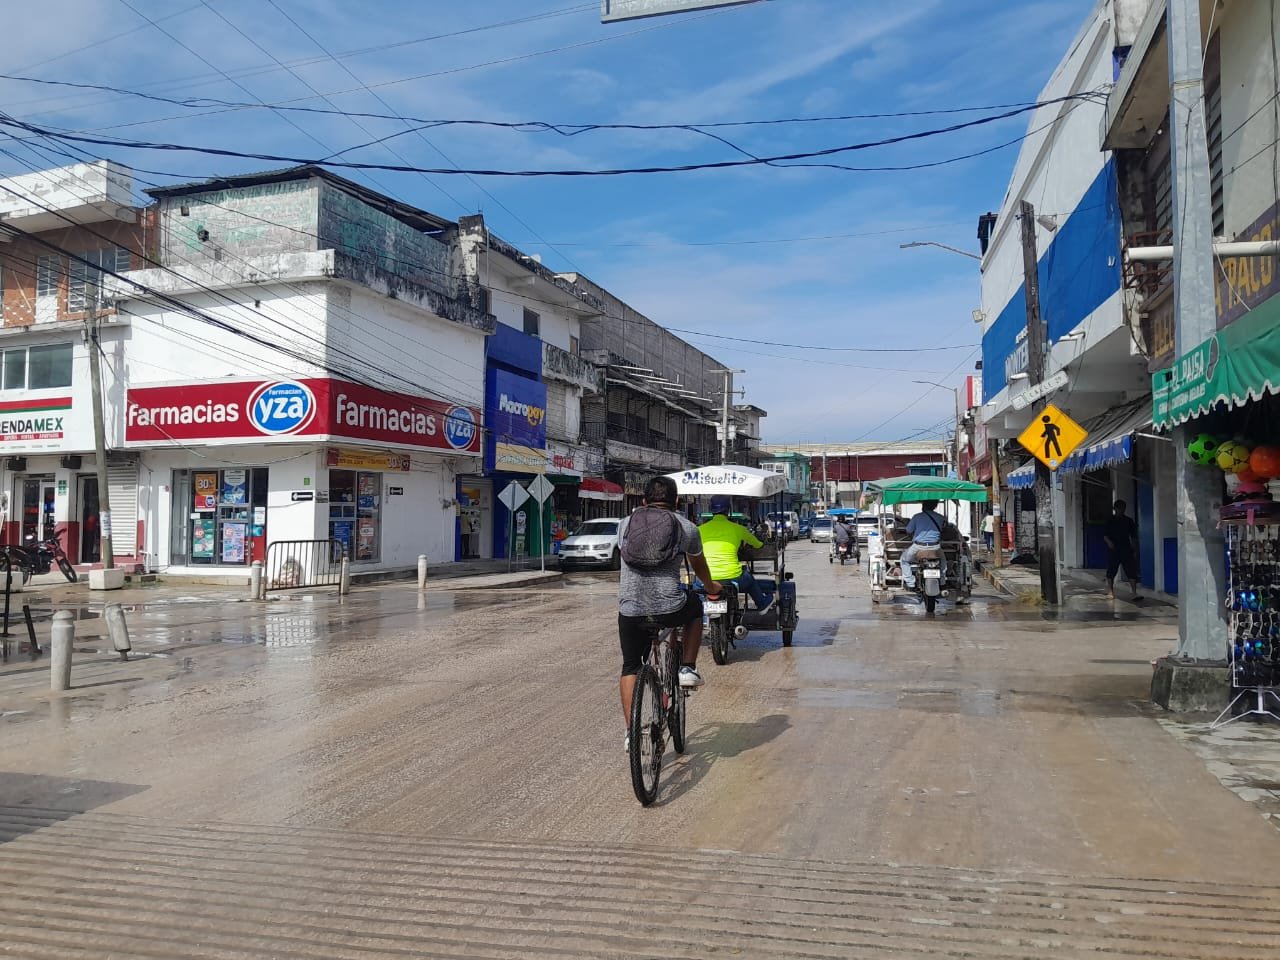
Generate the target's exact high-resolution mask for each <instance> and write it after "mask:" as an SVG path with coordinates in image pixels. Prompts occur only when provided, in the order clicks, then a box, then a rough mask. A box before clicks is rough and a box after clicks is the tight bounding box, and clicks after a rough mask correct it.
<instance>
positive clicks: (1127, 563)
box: [1107, 550, 1138, 580]
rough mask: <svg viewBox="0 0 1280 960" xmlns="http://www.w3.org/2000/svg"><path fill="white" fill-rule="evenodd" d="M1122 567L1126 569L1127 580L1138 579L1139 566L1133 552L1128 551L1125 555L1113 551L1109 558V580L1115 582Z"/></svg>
mask: <svg viewBox="0 0 1280 960" xmlns="http://www.w3.org/2000/svg"><path fill="white" fill-rule="evenodd" d="M1121 567H1124V577H1125V579H1126V580H1137V579H1138V564H1137V562H1136V561H1135V560H1134V558H1133V552H1132V551H1129V550H1126V551H1125V552H1124V553H1119V552H1117V551H1115V550H1112V551H1111V555H1110V556H1109V557H1108V558H1107V579H1108V580H1114V579H1115V578H1116V574H1117V573H1119V572H1120V568H1121Z"/></svg>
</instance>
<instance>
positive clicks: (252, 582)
mask: <svg viewBox="0 0 1280 960" xmlns="http://www.w3.org/2000/svg"><path fill="white" fill-rule="evenodd" d="M249 599H250V600H261V599H262V561H261V560H255V561H253V563H251V564H249Z"/></svg>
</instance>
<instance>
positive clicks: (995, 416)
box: [975, 0, 1176, 586]
mask: <svg viewBox="0 0 1280 960" xmlns="http://www.w3.org/2000/svg"><path fill="white" fill-rule="evenodd" d="M1148 6H1149V0H1099V2H1098V3H1097V4H1096V5H1095V7H1094V8H1093V10H1092V11H1091V13H1090V14H1089V16H1088V18H1087V19H1086V20H1085V23H1084V24H1083V25H1082V27H1081V29H1080V31H1079V33H1078V34H1077V35H1076V38H1075V39H1074V41H1073V42H1072V43H1071V45H1070V47H1069V48H1068V50H1067V51H1066V53H1065V55H1064V57H1063V59H1062V61H1061V62H1060V63H1059V65H1058V66H1057V68H1056V69H1055V70H1054V72H1053V74H1052V76H1051V77H1050V79H1049V82H1048V83H1047V84H1046V85H1045V87H1044V89H1043V90H1042V91H1041V93H1040V97H1039V100H1040V101H1041V102H1045V103H1046V104H1048V105H1046V106H1044V107H1041V108H1040V109H1038V110H1037V111H1035V112H1034V113H1033V114H1032V115H1031V116H1030V118H1029V119H1028V136H1027V139H1026V140H1025V141H1024V142H1023V144H1022V148H1021V151H1020V153H1019V156H1018V160H1017V162H1016V164H1015V167H1014V171H1013V175H1012V177H1011V179H1010V181H1009V186H1008V190H1007V192H1006V194H1005V198H1004V202H1003V204H1002V205H1001V207H1000V209H999V212H998V213H996V214H995V215H994V217H991V216H986V217H984V218H983V219H982V224H981V226H980V236H981V237H982V240H983V248H984V249H983V258H982V281H981V290H982V294H981V315H982V316H983V318H984V319H983V322H984V330H983V338H982V343H983V359H982V373H983V401H984V405H983V407H982V409H981V412H980V414H979V415H978V416H977V417H976V418H975V419H976V421H977V426H980V427H981V429H982V430H983V432H984V433H985V443H986V446H987V451H986V452H985V453H984V454H982V455H979V456H978V457H977V458H976V459H975V476H976V477H977V478H978V479H982V480H987V479H989V478H990V476H991V459H990V458H991V457H993V456H1000V455H1001V452H1003V454H1004V455H1005V458H1006V459H1004V460H1002V467H1003V469H1002V471H1001V472H1002V474H1004V475H1005V480H1006V482H1005V484H1002V486H1003V487H1004V490H1005V492H1004V494H1003V497H1002V500H1003V512H1004V514H1005V516H1004V519H1005V520H1006V521H1008V522H1014V523H1015V525H1016V529H1017V543H1018V546H1019V547H1020V548H1022V549H1025V550H1028V551H1030V550H1033V549H1034V548H1035V545H1036V527H1035V520H1034V514H1033V510H1034V497H1033V496H1031V494H1030V492H1029V488H1030V487H1031V486H1032V484H1033V482H1034V473H1033V469H1032V466H1031V464H1030V462H1029V461H1030V454H1029V453H1027V452H1026V451H1024V450H1022V449H1021V448H1020V447H1019V446H1018V444H1017V443H1016V441H1014V440H1013V438H1015V437H1017V436H1018V435H1019V434H1021V433H1022V431H1023V430H1024V429H1026V428H1027V427H1028V426H1029V425H1030V424H1031V422H1032V418H1033V416H1036V415H1038V412H1039V410H1040V409H1041V407H1042V406H1043V404H1044V403H1045V402H1052V403H1054V404H1055V405H1056V406H1058V407H1059V408H1060V409H1062V410H1063V411H1064V412H1066V413H1067V414H1068V415H1069V416H1070V417H1071V418H1072V419H1074V420H1075V421H1076V422H1078V423H1080V424H1081V425H1082V426H1084V427H1085V429H1086V430H1088V432H1089V436H1088V439H1087V441H1086V443H1085V445H1084V446H1083V447H1082V448H1081V449H1080V450H1079V451H1078V452H1077V454H1076V455H1075V456H1074V457H1072V458H1069V459H1068V460H1067V461H1066V462H1065V463H1064V464H1063V466H1062V467H1060V468H1059V469H1058V470H1057V471H1056V473H1055V475H1054V483H1053V485H1052V493H1051V496H1052V497H1053V500H1054V503H1053V513H1054V523H1055V526H1056V528H1057V538H1058V543H1059V553H1058V559H1059V563H1061V564H1064V565H1066V566H1068V567H1098V566H1103V565H1105V562H1106V557H1105V545H1104V543H1103V541H1102V532H1101V525H1102V523H1103V522H1104V521H1105V520H1106V517H1107V516H1108V514H1109V513H1110V507H1111V503H1112V501H1113V500H1115V499H1116V498H1121V499H1124V500H1126V501H1128V503H1129V504H1131V505H1132V506H1133V508H1134V510H1133V511H1131V512H1136V514H1137V518H1138V522H1139V525H1140V527H1141V529H1142V530H1143V532H1144V540H1143V545H1142V569H1143V574H1144V577H1146V578H1147V579H1148V581H1149V583H1148V585H1149V586H1153V585H1156V584H1157V583H1158V584H1160V585H1162V586H1173V585H1174V581H1175V580H1176V576H1174V577H1170V576H1168V575H1166V574H1165V572H1164V570H1163V569H1162V567H1163V564H1164V562H1165V554H1164V550H1163V548H1162V541H1163V538H1164V536H1165V535H1166V533H1168V532H1169V531H1170V525H1171V524H1172V523H1173V517H1172V514H1171V513H1169V512H1168V511H1167V510H1162V509H1161V504H1160V502H1159V498H1158V497H1157V491H1158V490H1159V489H1160V488H1161V487H1162V485H1165V486H1167V484H1168V481H1169V480H1170V479H1171V470H1172V457H1171V456H1170V450H1169V449H1168V444H1167V443H1165V442H1163V441H1159V440H1153V439H1151V438H1150V437H1149V436H1146V435H1144V434H1148V433H1149V431H1148V429H1147V428H1148V426H1149V424H1150V420H1151V417H1150V379H1149V374H1148V363H1149V357H1148V356H1147V353H1146V349H1145V345H1144V343H1143V340H1142V338H1141V336H1140V334H1139V327H1140V314H1139V311H1138V310H1136V309H1135V303H1134V294H1133V292H1132V284H1131V283H1130V284H1127V283H1126V275H1125V273H1124V270H1123V267H1122V259H1123V253H1122V246H1123V242H1124V233H1125V229H1126V228H1125V225H1124V216H1123V213H1122V208H1123V206H1124V203H1123V202H1122V197H1123V196H1124V187H1123V186H1122V184H1121V181H1122V179H1123V173H1122V162H1121V161H1120V160H1119V158H1117V157H1116V156H1115V155H1113V154H1112V153H1111V152H1109V151H1108V150H1106V149H1104V144H1103V142H1102V128H1103V126H1104V124H1103V119H1104V117H1105V115H1106V109H1105V107H1104V106H1103V104H1102V102H1101V99H1100V98H1099V96H1098V92H1099V91H1102V90H1105V89H1106V88H1107V87H1108V86H1109V85H1110V84H1111V83H1112V82H1113V81H1114V80H1115V78H1116V76H1117V74H1118V73H1119V72H1120V66H1121V64H1123V63H1124V62H1125V59H1126V56H1127V55H1128V53H1129V49H1130V47H1131V46H1132V45H1133V44H1135V43H1136V42H1138V41H1139V39H1140V33H1141V31H1142V28H1143V17H1144V16H1145V14H1146V12H1147V8H1148ZM1126 69H1127V67H1126ZM1166 87H1167V78H1166ZM1065 97H1071V98H1074V99H1066V100H1064V99H1062V98H1065ZM1154 126H1159V121H1158V119H1157V120H1156V121H1155V124H1154ZM1153 129H1154V127H1153ZM1024 200H1026V201H1030V202H1031V203H1032V204H1033V205H1034V207H1035V215H1036V216H1035V223H1034V233H1035V239H1036V254H1037V273H1038V284H1039V295H1040V312H1041V316H1042V318H1043V328H1044V332H1045V337H1046V342H1045V343H1044V344H1043V345H1042V346H1043V350H1044V357H1045V362H1044V380H1043V383H1041V384H1032V383H1031V382H1030V377H1029V374H1030V369H1029V361H1030V351H1031V349H1032V346H1033V345H1032V344H1031V343H1030V342H1029V338H1028V335H1027V306H1026V289H1025V284H1024V266H1023V265H1024V259H1023V256H1024V250H1023V243H1022V237H1021V228H1022V224H1021V219H1020V206H1021V203H1022V201H1024ZM1167 200H1168V193H1167V189H1166V190H1165V192H1164V194H1163V198H1162V200H1161V202H1162V203H1164V204H1166V205H1167ZM1022 463H1025V466H1020V464H1022ZM1011 468H1012V469H1011ZM1010 488H1012V489H1010Z"/></svg>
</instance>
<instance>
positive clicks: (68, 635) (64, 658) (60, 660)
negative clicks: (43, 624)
mask: <svg viewBox="0 0 1280 960" xmlns="http://www.w3.org/2000/svg"><path fill="white" fill-rule="evenodd" d="M75 642H76V622H75V620H74V619H72V617H71V611H70V610H59V611H58V612H57V613H55V614H54V615H53V634H52V636H51V638H50V640H49V646H50V647H52V648H53V649H52V651H51V652H52V654H53V655H52V657H51V658H50V660H49V689H50V690H70V689H71V648H72V647H73V646H74V645H75Z"/></svg>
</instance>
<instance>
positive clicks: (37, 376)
mask: <svg viewBox="0 0 1280 960" xmlns="http://www.w3.org/2000/svg"><path fill="white" fill-rule="evenodd" d="M0 376H2V377H3V384H2V386H3V389H5V390H48V389H50V388H54V387H69V386H71V344H69V343H51V344H46V345H44V346H39V347H14V348H11V349H9V350H5V351H3V357H2V358H0Z"/></svg>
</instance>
